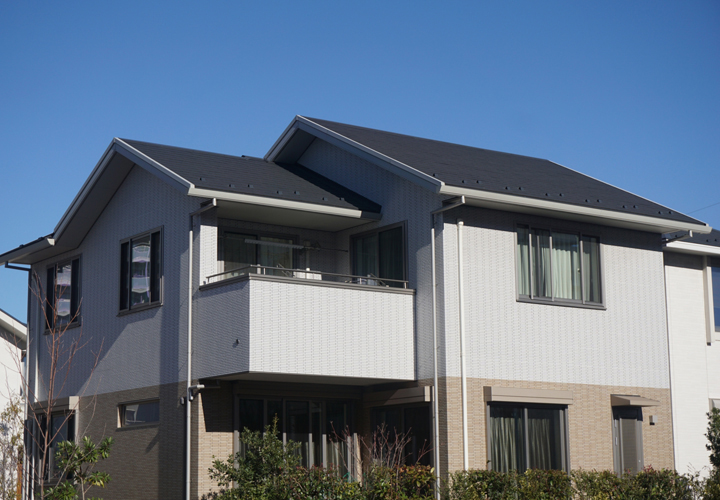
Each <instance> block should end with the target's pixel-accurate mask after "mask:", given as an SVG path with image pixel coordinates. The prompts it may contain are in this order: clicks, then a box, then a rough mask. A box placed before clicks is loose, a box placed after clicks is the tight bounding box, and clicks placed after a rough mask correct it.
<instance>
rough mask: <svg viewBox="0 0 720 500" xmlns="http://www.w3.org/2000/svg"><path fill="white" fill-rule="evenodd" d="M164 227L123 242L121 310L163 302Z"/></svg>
mask: <svg viewBox="0 0 720 500" xmlns="http://www.w3.org/2000/svg"><path fill="white" fill-rule="evenodd" d="M161 287H162V231H160V230H157V231H152V232H148V233H144V234H140V235H138V236H134V237H132V238H130V239H128V240H125V241H123V242H121V243H120V310H121V311H127V310H131V309H139V308H142V307H147V306H150V305H153V304H158V303H160V300H161Z"/></svg>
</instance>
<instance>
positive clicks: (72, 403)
mask: <svg viewBox="0 0 720 500" xmlns="http://www.w3.org/2000/svg"><path fill="white" fill-rule="evenodd" d="M79 404H80V398H79V397H78V396H68V397H66V398H58V399H56V400H54V401H53V404H52V411H75V410H77V409H78V406H79ZM31 407H32V409H33V411H38V410H45V409H47V407H48V402H47V401H38V402H37V403H32V404H31Z"/></svg>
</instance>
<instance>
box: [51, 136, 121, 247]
mask: <svg viewBox="0 0 720 500" xmlns="http://www.w3.org/2000/svg"><path fill="white" fill-rule="evenodd" d="M115 141H116V139H113V140H112V141H110V145H109V146H108V147H107V148H106V149H105V152H104V153H103V155H102V156H101V157H100V160H99V161H98V162H97V164H96V165H95V168H94V169H93V170H92V172H90V175H89V176H88V178H87V179H86V180H85V183H84V184H83V185H82V187H81V188H80V191H78V194H77V195H75V199H73V201H72V203H70V206H69V207H68V208H67V210H65V213H64V214H63V216H62V217H60V221H59V222H58V223H57V226H55V231H53V234H55V235H56V238H55V239H59V236H60V235H61V234H62V231H63V230H64V229H65V227H66V226H67V225H68V223H69V222H70V220H72V216H73V215H74V214H75V212H76V211H77V210H78V208H79V207H80V206H81V205H82V202H83V200H84V199H85V197H86V196H87V194H88V192H89V191H90V190H91V189H92V186H93V185H94V184H95V182H97V179H98V177H100V175H101V174H102V172H103V171H104V170H105V167H107V164H108V163H109V162H110V159H111V158H112V153H113V146H115Z"/></svg>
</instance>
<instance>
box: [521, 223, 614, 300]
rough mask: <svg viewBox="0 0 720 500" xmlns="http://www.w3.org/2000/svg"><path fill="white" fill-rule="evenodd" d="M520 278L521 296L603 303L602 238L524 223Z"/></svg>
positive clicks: (522, 227)
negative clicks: (601, 279)
mask: <svg viewBox="0 0 720 500" xmlns="http://www.w3.org/2000/svg"><path fill="white" fill-rule="evenodd" d="M517 281H518V295H519V296H520V297H521V298H526V299H527V298H530V299H534V300H539V301H553V302H555V301H556V302H569V303H573V302H574V303H581V304H601V303H602V288H601V283H600V240H599V239H598V238H597V237H595V236H588V235H584V234H579V233H570V232H562V231H552V230H549V229H541V228H536V227H531V226H523V225H520V226H518V227H517Z"/></svg>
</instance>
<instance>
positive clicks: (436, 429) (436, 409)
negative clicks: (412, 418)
mask: <svg viewBox="0 0 720 500" xmlns="http://www.w3.org/2000/svg"><path fill="white" fill-rule="evenodd" d="M456 200H457V201H455V202H453V203H449V204H447V205H445V206H443V207H442V208H439V209H438V210H435V211H434V212H431V213H430V258H431V260H432V265H431V266H430V267H431V269H432V330H433V434H434V435H433V444H434V449H435V453H434V461H435V498H436V499H438V500H439V499H440V418H439V414H440V403H439V396H438V389H439V386H440V382H439V377H438V339H437V270H436V268H435V267H436V261H435V216H436V215H437V214H439V213H442V212H444V211H446V210H450V209H452V208H455V207H459V206H460V205H463V204H465V197H464V196H461V197H460V198H458V199H456Z"/></svg>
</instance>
